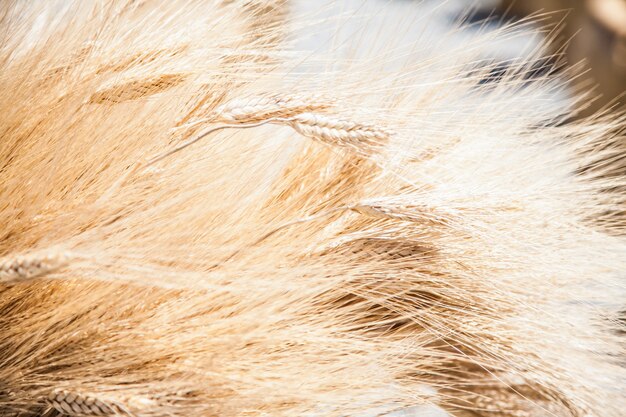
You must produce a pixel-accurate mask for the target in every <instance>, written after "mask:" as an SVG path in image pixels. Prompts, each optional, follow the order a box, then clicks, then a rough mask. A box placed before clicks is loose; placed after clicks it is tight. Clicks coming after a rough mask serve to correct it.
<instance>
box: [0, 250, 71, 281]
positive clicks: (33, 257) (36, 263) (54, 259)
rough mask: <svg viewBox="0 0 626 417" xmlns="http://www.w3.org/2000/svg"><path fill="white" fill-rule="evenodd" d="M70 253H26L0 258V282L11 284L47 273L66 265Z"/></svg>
mask: <svg viewBox="0 0 626 417" xmlns="http://www.w3.org/2000/svg"><path fill="white" fill-rule="evenodd" d="M69 259H70V255H69V254H67V253H64V252H59V253H47V254H27V255H20V256H14V257H6V258H4V259H2V260H0V283H4V284H7V283H8V284H12V283H15V282H18V281H24V280H28V279H31V278H36V277H39V276H42V275H46V274H49V273H51V272H54V271H56V270H57V269H59V268H62V267H63V266H65V265H67V263H68V262H69Z"/></svg>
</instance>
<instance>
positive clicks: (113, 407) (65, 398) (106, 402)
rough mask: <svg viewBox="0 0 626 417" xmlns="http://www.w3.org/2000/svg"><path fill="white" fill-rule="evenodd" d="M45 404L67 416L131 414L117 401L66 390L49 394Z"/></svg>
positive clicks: (84, 416)
mask: <svg viewBox="0 0 626 417" xmlns="http://www.w3.org/2000/svg"><path fill="white" fill-rule="evenodd" d="M46 403H48V404H49V405H50V406H52V407H54V409H55V410H57V411H58V412H59V413H61V414H63V415H67V416H77V417H86V416H114V415H122V416H132V414H131V412H130V411H128V409H127V408H126V407H125V406H124V405H123V404H121V403H120V402H118V401H115V400H111V399H105V398H102V397H100V396H97V395H93V394H82V393H77V392H73V391H67V390H54V391H52V392H50V394H49V395H48V397H46Z"/></svg>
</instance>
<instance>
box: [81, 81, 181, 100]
mask: <svg viewBox="0 0 626 417" xmlns="http://www.w3.org/2000/svg"><path fill="white" fill-rule="evenodd" d="M185 78H186V76H185V75H184V74H161V75H157V76H152V77H141V78H137V79H133V80H130V81H125V82H122V83H115V84H113V85H111V86H106V87H104V88H102V89H100V90H98V91H96V92H95V93H94V94H92V95H91V97H90V98H89V102H90V103H98V104H105V103H121V102H124V101H129V100H137V99H139V98H142V97H147V96H151V95H154V94H157V93H161V92H163V91H166V90H168V89H170V88H172V87H175V86H177V85H178V84H180V83H182V82H183V81H184V80H185Z"/></svg>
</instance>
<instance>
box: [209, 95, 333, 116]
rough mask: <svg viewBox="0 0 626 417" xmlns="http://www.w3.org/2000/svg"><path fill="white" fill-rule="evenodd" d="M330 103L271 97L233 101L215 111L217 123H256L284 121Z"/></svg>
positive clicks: (291, 96)
mask: <svg viewBox="0 0 626 417" xmlns="http://www.w3.org/2000/svg"><path fill="white" fill-rule="evenodd" d="M331 105H332V102H329V101H328V100H323V99H322V98H321V97H318V96H309V97H307V96H305V95H271V96H255V97H249V98H245V99H234V100H231V101H229V102H228V103H226V104H224V105H222V106H220V107H218V108H217V110H216V114H217V121H219V122H224V123H256V122H260V121H264V120H269V119H285V118H290V117H293V116H296V115H299V114H301V113H305V112H311V111H318V110H323V109H326V108H328V107H330V106H331Z"/></svg>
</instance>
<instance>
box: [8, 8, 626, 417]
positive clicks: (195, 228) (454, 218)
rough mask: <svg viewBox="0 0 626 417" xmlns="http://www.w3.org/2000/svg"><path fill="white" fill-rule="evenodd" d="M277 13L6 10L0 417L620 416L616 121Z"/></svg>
mask: <svg viewBox="0 0 626 417" xmlns="http://www.w3.org/2000/svg"><path fill="white" fill-rule="evenodd" d="M285 7H286V5H285V4H283V3H282V2H278V1H269V0H256V1H255V0H248V1H228V2H226V1H168V2H155V1H149V0H147V1H120V2H115V1H102V2H100V1H98V2H73V3H68V2H64V1H58V2H53V1H50V2H20V1H15V2H12V1H8V2H2V4H1V5H0V27H1V29H2V30H1V31H0V39H1V41H0V66H1V71H0V131H1V132H2V136H1V141H0V172H1V175H0V198H1V200H0V256H1V257H2V258H1V260H0V415H2V416H38V415H44V414H45V415H50V416H52V415H69V416H89V415H127V416H131V415H132V416H136V417H144V416H149V417H153V416H181V417H182V416H224V417H228V416H365V415H371V413H372V410H376V411H375V412H376V413H377V415H385V414H388V413H392V412H393V411H394V410H401V409H403V408H405V407H410V406H415V405H419V404H427V403H428V404H437V405H439V406H440V407H442V408H444V409H445V410H447V411H448V412H449V413H450V414H451V415H455V416H485V417H496V416H497V417H505V416H506V417H517V416H533V417H535V416H559V417H582V416H602V417H619V416H621V415H622V412H623V410H624V406H625V404H624V397H623V391H624V388H625V383H624V375H625V374H624V368H623V367H622V365H623V361H624V359H623V358H624V356H623V354H624V351H623V350H624V344H623V339H620V337H623V336H620V334H619V330H620V327H619V326H620V325H619V322H618V320H616V316H615V314H616V312H617V311H618V310H619V308H621V307H623V306H622V305H620V303H621V302H622V301H623V298H621V297H622V296H623V274H624V271H625V262H626V243H625V242H624V240H623V238H622V236H623V233H622V232H623V225H624V223H623V221H622V219H621V218H620V217H619V216H618V215H613V216H609V217H607V216H606V214H607V213H619V211H620V207H619V204H620V202H621V201H622V200H621V196H620V195H619V194H618V191H619V190H620V186H622V185H623V181H622V180H620V179H616V178H615V177H614V176H607V175H605V174H606V173H607V172H608V171H609V170H611V169H613V168H615V167H616V166H618V165H619V164H620V159H619V158H617V157H615V152H614V151H613V150H612V147H611V146H610V145H607V144H609V143H612V140H613V137H614V135H616V128H618V127H619V125H620V123H622V122H623V121H621V120H617V119H615V118H610V117H606V116H605V117H597V118H595V119H593V120H587V121H583V122H579V123H576V124H563V123H561V121H562V120H563V119H564V118H566V117H567V114H566V113H565V114H564V113H563V112H562V109H554V108H552V107H550V106H544V105H542V103H544V100H545V97H546V95H550V94H552V93H553V91H554V89H555V88H557V87H558V86H555V83H554V82H553V81H552V80H550V79H536V80H528V79H527V77H525V76H524V74H525V73H526V71H530V69H531V67H532V65H533V62H527V61H524V62H521V63H520V64H519V66H518V67H517V68H515V70H514V71H512V72H511V74H508V75H506V76H504V77H502V79H500V80H498V81H497V82H496V83H489V84H485V83H484V82H483V81H484V77H483V75H484V73H483V72H482V70H477V68H476V63H477V62H479V61H478V58H480V53H479V52H480V50H481V48H483V47H485V46H486V45H487V44H489V43H490V42H492V41H493V39H492V35H485V36H478V37H477V38H475V39H472V40H471V41H468V43H467V44H463V45H457V46H454V47H453V46H451V45H449V44H446V45H447V46H446V47H445V48H443V47H440V46H438V45H433V47H432V48H427V47H426V45H424V44H423V43H420V42H421V41H420V39H416V40H414V42H415V44H413V45H409V46H408V48H407V49H406V50H403V49H401V48H400V47H399V46H398V47H393V45H386V51H387V53H386V54H380V53H376V51H374V50H372V58H371V59H368V58H367V57H359V58H358V59H349V58H345V59H344V58H342V57H340V56H311V55H308V54H300V53H298V52H297V51H296V52H294V51H293V49H291V47H290V46H289V45H290V43H289V36H290V35H289V33H291V32H290V31H291V28H290V23H289V19H288V18H287V12H286V9H285ZM421 19H426V20H427V19H428V16H421ZM421 21H422V20H421ZM372 30H373V31H375V29H372ZM512 33H513V30H512V29H510V28H505V29H503V31H502V32H501V33H500V34H499V35H498V36H502V37H506V36H511V34H512ZM415 50H419V51H421V53H422V57H421V59H419V60H415V61H411V62H409V63H406V62H404V63H403V64H402V65H396V64H397V62H396V61H394V56H396V55H394V54H397V57H405V56H406V55H405V53H406V52H407V51H415ZM361 52H363V51H361ZM365 55H367V54H365ZM303 58H306V60H303ZM304 61H306V62H311V61H314V62H315V65H313V66H312V67H314V68H315V70H307V66H306V65H304V66H303V62H304ZM331 61H332V62H333V64H334V65H333V66H328V65H327V64H328V62H331ZM319 68H327V70H326V71H319ZM488 70H489V68H486V69H485V72H488ZM218 128H219V129H218ZM599 218H602V219H603V221H602V222H598V221H596V219H599ZM66 254H68V255H66ZM368 413H369V414H368Z"/></svg>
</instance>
